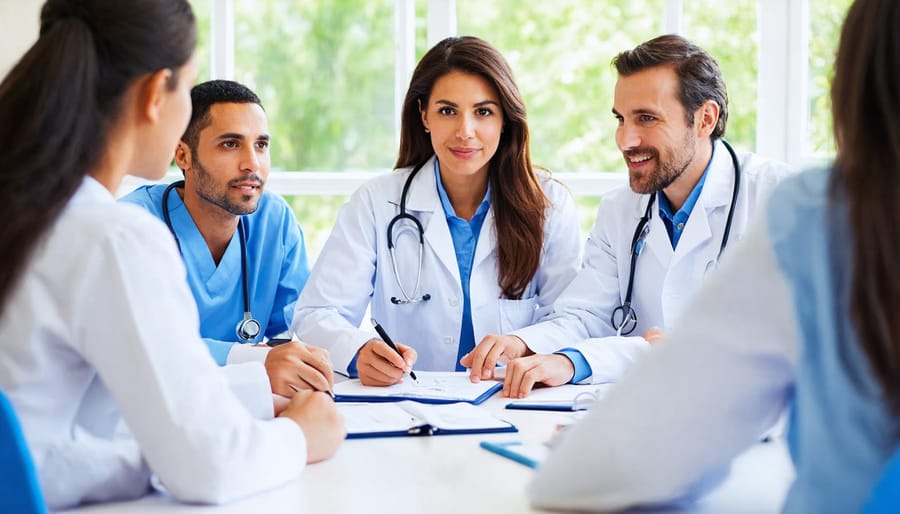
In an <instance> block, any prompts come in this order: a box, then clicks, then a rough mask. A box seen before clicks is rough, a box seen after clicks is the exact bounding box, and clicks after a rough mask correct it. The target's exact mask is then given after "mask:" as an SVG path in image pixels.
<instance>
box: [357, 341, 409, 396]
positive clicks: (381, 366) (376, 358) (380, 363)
mask: <svg viewBox="0 0 900 514" xmlns="http://www.w3.org/2000/svg"><path fill="white" fill-rule="evenodd" d="M397 349H398V350H400V353H399V354H398V353H397V352H395V351H394V349H393V348H391V347H390V346H388V345H387V343H385V342H384V341H382V340H381V339H370V340H369V341H368V342H366V344H364V345H363V346H362V348H360V349H359V353H357V358H356V369H357V371H358V372H359V381H360V382H362V384H363V385H367V386H389V385H394V384H396V383H398V382H400V380H401V379H403V374H404V373H409V371H410V370H411V369H412V366H413V364H415V363H416V358H417V357H418V354H417V353H416V351H415V350H413V349H412V348H410V347H409V346H406V345H403V344H399V343H397Z"/></svg>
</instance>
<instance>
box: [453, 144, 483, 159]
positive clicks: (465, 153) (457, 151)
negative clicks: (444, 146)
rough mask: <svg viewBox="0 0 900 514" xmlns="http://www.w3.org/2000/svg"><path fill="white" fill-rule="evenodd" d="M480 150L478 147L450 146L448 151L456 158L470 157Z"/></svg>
mask: <svg viewBox="0 0 900 514" xmlns="http://www.w3.org/2000/svg"><path fill="white" fill-rule="evenodd" d="M480 151H481V149H480V148H463V147H457V148H450V153H452V154H453V156H454V157H456V158H457V159H471V158H472V156H474V155H475V154H477V153H478V152H480Z"/></svg>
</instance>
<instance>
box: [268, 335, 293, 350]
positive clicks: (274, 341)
mask: <svg viewBox="0 0 900 514" xmlns="http://www.w3.org/2000/svg"><path fill="white" fill-rule="evenodd" d="M291 341H293V339H291V338H290V337H283V338H278V337H276V338H275V339H269V340H268V341H266V346H271V347H273V348H274V347H276V346H281V345H283V344H286V343H290V342H291Z"/></svg>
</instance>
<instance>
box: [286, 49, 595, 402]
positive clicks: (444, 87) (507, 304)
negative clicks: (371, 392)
mask: <svg viewBox="0 0 900 514" xmlns="http://www.w3.org/2000/svg"><path fill="white" fill-rule="evenodd" d="M401 121H402V127H401V135H400V151H399V154H398V156H397V163H396V168H397V170H396V172H395V173H392V174H389V175H385V176H382V177H378V178H376V179H374V180H372V181H370V182H369V183H367V184H364V185H363V186H362V187H360V189H359V190H358V191H357V192H356V193H354V195H353V197H352V198H351V199H350V201H349V202H348V203H347V204H346V205H345V206H344V208H343V210H342V211H341V213H340V214H339V216H338V220H337V223H336V224H335V227H334V230H333V231H332V234H331V236H330V237H329V239H328V241H327V242H326V244H325V247H324V248H323V250H322V254H321V255H320V256H319V259H318V261H317V262H316V265H315V266H314V267H313V271H312V273H311V275H310V278H309V281H308V282H307V284H306V287H305V288H304V290H303V293H302V294H301V295H300V300H298V302H297V311H296V313H295V315H294V320H293V328H294V331H295V332H296V334H297V335H298V336H299V337H300V339H302V340H304V341H306V342H308V343H311V344H316V345H319V346H324V347H325V348H327V349H328V350H329V352H330V354H331V356H332V360H333V362H334V363H335V368H336V369H337V370H340V371H344V372H346V373H349V374H350V375H353V376H355V375H357V374H358V375H359V377H360V378H361V380H362V382H363V383H367V384H377V385H387V384H393V383H396V382H397V381H399V380H400V379H401V376H402V374H403V373H404V371H408V370H409V369H410V367H411V366H412V364H413V363H414V362H416V366H417V368H421V369H423V370H433V371H453V370H462V369H463V366H464V365H466V364H467V362H466V361H463V362H462V363H460V360H461V359H463V358H464V357H465V356H466V355H467V354H470V353H471V352H472V350H473V349H474V348H475V347H476V344H478V345H479V347H481V348H490V349H491V352H492V355H495V356H496V359H497V360H498V361H499V360H501V358H514V357H517V356H519V355H522V354H524V353H525V352H526V351H527V348H525V347H524V345H522V347H520V348H513V347H511V346H503V345H502V344H499V343H498V341H497V339H496V336H493V335H492V334H495V333H504V332H507V331H510V330H514V329H516V328H520V327H523V326H526V325H529V324H531V323H533V322H534V321H536V320H538V319H540V318H541V317H542V316H543V315H544V314H545V313H546V312H548V310H549V308H550V305H552V303H553V300H554V299H555V298H556V296H557V295H559V293H560V292H561V291H562V289H563V288H564V287H565V286H566V284H568V282H569V280H570V279H571V278H572V276H574V274H575V271H576V270H577V268H578V264H579V260H580V247H581V237H580V234H579V229H578V222H577V218H576V213H575V207H574V202H573V201H572V198H571V195H570V194H569V192H568V191H567V190H566V189H565V188H564V187H563V186H562V185H561V184H560V183H558V182H556V181H554V180H552V179H551V178H550V177H549V175H548V173H546V172H544V171H541V170H539V169H537V168H536V167H535V166H534V165H532V163H531V155H530V151H529V137H530V136H529V131H528V125H527V121H526V115H525V105H524V102H523V101H522V98H521V95H520V94H519V90H518V87H517V86H516V84H515V81H514V79H513V74H512V70H511V69H510V67H509V64H508V63H507V62H506V60H505V59H504V58H503V56H502V55H501V54H500V52H498V51H497V50H496V49H495V48H494V47H492V46H491V45H490V44H488V43H487V42H485V41H484V40H482V39H479V38H475V37H451V38H447V39H445V40H443V41H441V42H439V43H438V44H436V45H435V46H434V47H433V48H431V49H430V50H429V51H428V52H427V53H426V54H425V55H424V56H423V57H422V59H421V60H420V61H419V63H418V65H417V66H416V69H415V71H414V72H413V76H412V79H411V80H410V86H409V89H408V91H407V94H406V98H405V100H404V102H403V108H402V120H401ZM395 219H396V220H397V221H396V222H392V220H395ZM370 303H371V312H372V316H373V318H375V319H377V320H378V321H379V322H380V323H381V324H382V325H383V326H384V329H385V330H386V331H387V332H388V333H389V334H391V337H393V338H394V339H396V340H397V341H402V342H403V343H405V344H399V345H398V347H399V349H400V352H399V353H398V352H396V351H394V350H393V349H391V348H390V347H389V346H388V345H387V344H385V342H384V341H382V340H381V339H380V338H378V337H377V336H375V334H374V333H373V332H372V331H371V330H362V329H360V328H358V327H359V326H360V322H361V318H362V316H363V313H364V312H365V310H366V307H367V306H369V305H370ZM407 345H408V346H407Z"/></svg>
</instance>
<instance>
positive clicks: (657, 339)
mask: <svg viewBox="0 0 900 514" xmlns="http://www.w3.org/2000/svg"><path fill="white" fill-rule="evenodd" d="M643 337H644V339H645V340H646V341H647V342H648V343H650V344H657V343H661V342H663V341H664V340H665V339H666V335H665V334H664V333H663V331H662V330H660V328H659V327H650V329H649V330H647V331H646V332H644V336H643Z"/></svg>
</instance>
